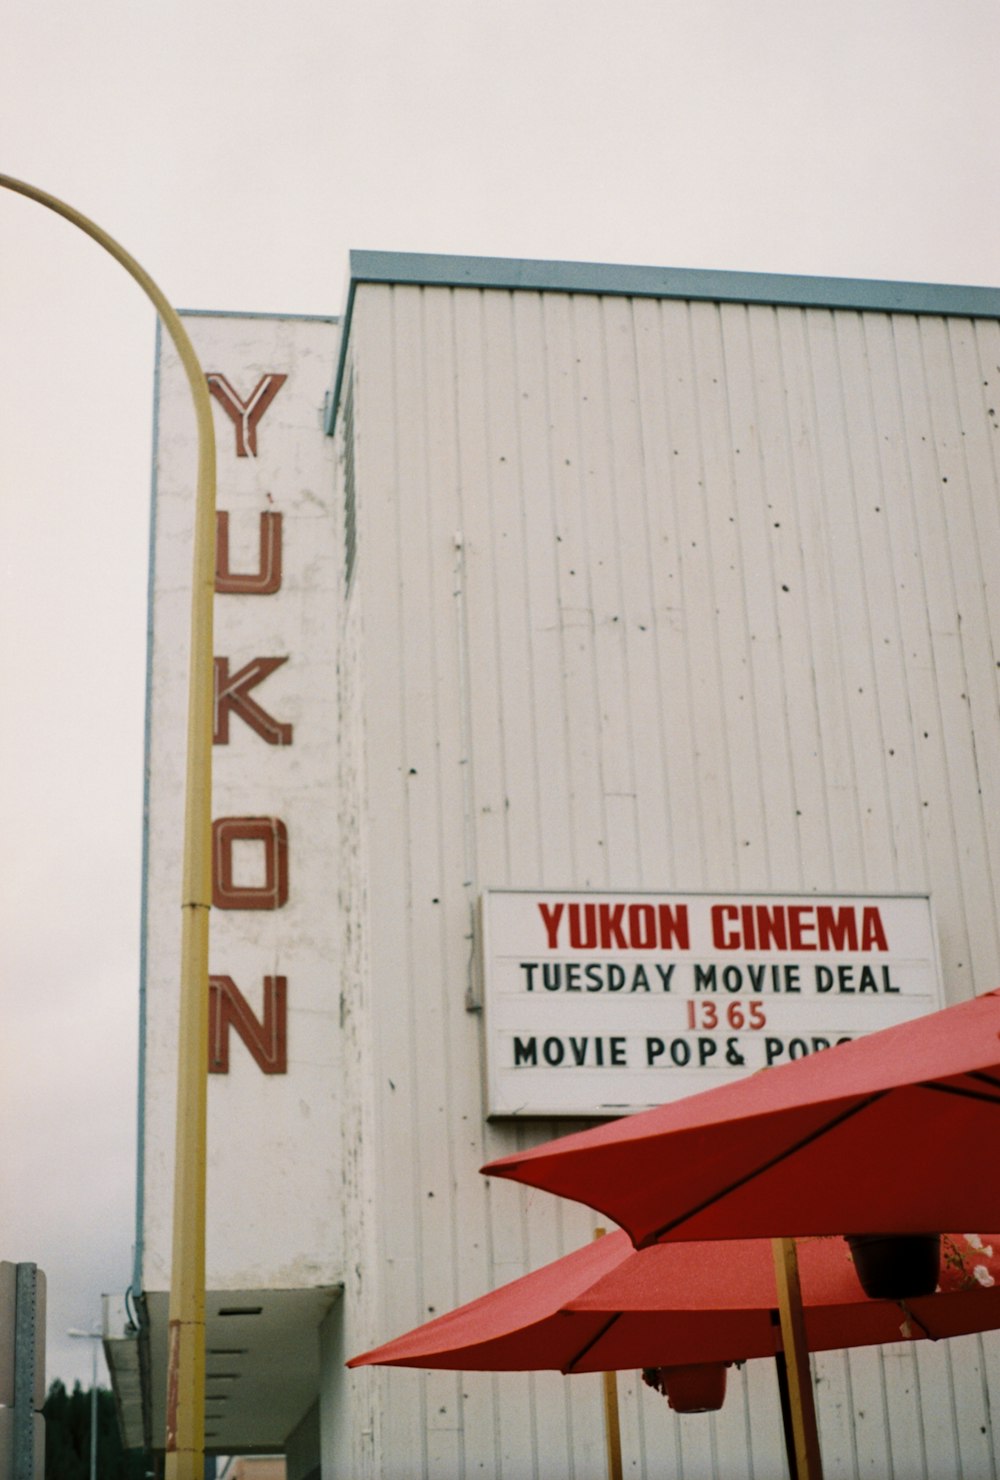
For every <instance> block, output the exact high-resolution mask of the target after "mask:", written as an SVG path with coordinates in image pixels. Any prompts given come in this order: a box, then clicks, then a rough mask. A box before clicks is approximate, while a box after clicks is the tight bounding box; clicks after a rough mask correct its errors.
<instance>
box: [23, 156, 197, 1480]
mask: <svg viewBox="0 0 1000 1480" xmlns="http://www.w3.org/2000/svg"><path fill="white" fill-rule="evenodd" d="M0 188H2V189H5V190H13V191H14V192H15V193H16V194H18V195H24V196H27V197H28V199H29V200H34V201H37V202H38V204H39V205H43V206H47V207H48V209H49V210H51V211H55V213H56V214H57V215H59V216H62V217H63V218H64V219H65V220H67V221H70V222H71V223H72V224H73V225H74V226H77V227H79V229H80V230H81V231H83V232H85V233H86V235H87V236H89V237H91V238H92V240H94V241H96V242H97V243H98V244H99V245H100V246H102V247H103V248H104V249H105V251H106V252H108V253H110V255H111V256H112V257H114V259H115V261H116V262H118V263H119V264H120V265H121V266H122V267H124V268H125V270H126V272H128V273H129V275H130V276H131V277H133V278H134V279H135V281H136V282H137V283H138V284H139V286H140V288H142V290H143V292H144V293H145V294H146V296H147V297H148V298H150V299H151V300H152V302H153V303H154V304H155V306H156V310H157V312H158V314H159V315H160V318H161V320H162V322H163V326H164V328H165V329H166V331H167V333H168V334H169V335H170V338H171V339H172V340H173V343H174V347H175V349H176V350H177V353H178V355H179V357H180V361H181V364H182V366H183V367H184V373H185V375H186V376H187V381H188V386H189V388H190V391H191V397H192V400H193V402H194V411H195V418H196V420H197V425H198V482H197V490H196V494H195V533H194V571H193V577H192V590H191V649H190V669H189V686H188V735H187V774H186V784H185V785H186V793H185V810H184V883H183V897H182V900H181V911H182V913H181V968H180V1032H179V1041H178V1050H177V1122H176V1125H177V1130H176V1143H175V1144H176V1150H175V1161H174V1233H173V1255H172V1265H171V1278H170V1309H169V1320H168V1326H169V1333H168V1342H169V1346H168V1371H167V1434H166V1452H167V1477H168V1480H204V1449H205V1165H206V1138H207V1135H206V1127H207V1104H208V912H209V910H210V908H211V904H212V816H211V793H212V705H213V699H214V684H215V674H214V664H213V661H212V658H213V653H212V604H213V598H214V595H215V430H214V427H213V425H212V403H211V400H210V398H209V394H208V386H207V384H206V381H205V374H204V371H203V370H202V368H201V366H200V365H199V363H198V357H197V355H196V354H195V352H194V347H193V346H192V344H191V341H190V339H189V338H188V335H187V331H186V330H185V328H184V325H183V324H182V323H181V321H180V318H179V317H178V315H177V313H176V312H175V311H174V309H173V308H172V307H171V305H170V303H169V302H168V301H167V299H166V298H165V297H164V295H163V293H162V292H161V291H160V289H159V288H158V287H157V285H156V283H154V281H153V279H152V278H151V277H150V276H149V274H148V272H146V270H145V269H144V268H143V267H141V266H140V265H139V263H138V262H137V261H136V260H135V258H134V257H132V256H131V255H130V254H129V253H128V252H126V251H125V249H124V247H122V246H120V245H119V244H118V242H116V241H115V240H114V238H113V237H111V236H109V235H108V233H107V232H106V231H104V230H103V229H102V228H101V227H100V226H98V225H96V224H95V222H93V221H91V220H89V219H88V217H86V216H84V215H83V214H82V213H81V212H80V211H77V210H74V208H73V207H72V206H68V205H67V204H66V203H65V201H61V200H59V199H58V198H57V197H56V196H54V195H49V194H48V193H47V192H46V191H44V190H39V189H38V188H37V187H36V186H34V185H27V184H25V182H24V181H23V180H15V179H13V178H12V177H11V176H9V175H0Z"/></svg>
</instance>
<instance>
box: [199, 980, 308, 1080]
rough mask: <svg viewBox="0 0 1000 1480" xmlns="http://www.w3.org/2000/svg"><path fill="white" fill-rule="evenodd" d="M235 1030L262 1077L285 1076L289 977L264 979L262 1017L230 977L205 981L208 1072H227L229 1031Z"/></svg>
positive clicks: (286, 1070) (286, 1071) (286, 1068)
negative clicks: (255, 1014) (206, 988)
mask: <svg viewBox="0 0 1000 1480" xmlns="http://www.w3.org/2000/svg"><path fill="white" fill-rule="evenodd" d="M230 1028H235V1029H236V1031H237V1033H238V1034H239V1035H240V1037H241V1038H242V1039H243V1042H244V1043H245V1044H246V1046H247V1048H248V1049H249V1050H250V1053H251V1055H252V1057H253V1059H254V1061H255V1063H256V1064H257V1067H258V1068H259V1069H260V1071H261V1073H262V1074H287V1073H288V978H287V977H284V976H265V978H264V1012H263V1016H262V1018H260V1019H258V1018H256V1017H255V1016H254V1014H253V1010H252V1009H251V1007H250V1004H249V1003H248V1002H247V999H246V998H245V997H244V995H243V993H242V992H241V991H240V989H239V987H238V986H237V985H236V983H235V982H234V981H233V979H232V977H231V976H210V977H209V979H208V1072H209V1073H210V1074H228V1073H229V1030H230Z"/></svg>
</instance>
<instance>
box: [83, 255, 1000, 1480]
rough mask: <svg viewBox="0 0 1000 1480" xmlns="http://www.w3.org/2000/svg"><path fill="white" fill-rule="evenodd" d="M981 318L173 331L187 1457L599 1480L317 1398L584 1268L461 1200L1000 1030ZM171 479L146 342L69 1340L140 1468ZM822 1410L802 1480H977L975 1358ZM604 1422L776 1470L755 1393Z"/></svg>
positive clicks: (885, 1361) (618, 319)
mask: <svg viewBox="0 0 1000 1480" xmlns="http://www.w3.org/2000/svg"><path fill="white" fill-rule="evenodd" d="M333 306H336V305H333ZM998 318H1000V292H997V291H994V290H987V289H975V288H946V287H927V286H918V285H910V284H891V283H876V282H861V281H832V280H820V279H809V278H797V279H796V278H783V277H768V276H764V275H742V274H716V273H708V272H693V271H673V270H665V269H655V268H627V267H613V266H596V265H584V264H577V263H554V262H553V263H550V262H524V261H500V260H493V259H466V258H449V257H433V256H430V257H428V256H417V255H399V254H380V253H367V252H366V253H356V254H353V255H352V257H351V273H350V283H349V289H348V293H347V299H346V305H344V306H343V315H342V318H341V319H340V320H339V321H337V320H334V319H315V318H313V319H308V318H295V317H282V316H273V317H272V316H266V315H247V316H232V315H224V314H218V315H216V314H211V313H206V314H192V315H190V316H189V317H188V319H187V325H188V328H189V331H190V333H191V335H192V338H193V340H194V342H195V346H196V348H197V350H198V353H199V356H200V358H201V361H202V364H203V366H204V368H205V370H206V373H207V374H208V377H209V383H210V387H211V390H212V395H213V405H214V411H215V416H216V432H217V437H218V446H219V514H218V534H219V552H218V576H217V599H216V623H217V632H216V643H215V650H216V659H215V663H216V681H217V703H216V728H215V748H214V758H215V782H214V793H213V818H214V821H213V843H214V868H215V875H214V906H215V908H214V910H213V915H212V947H211V951H212V956H211V972H212V983H211V1018H210V1025H211V1045H210V1053H211V1064H210V1069H211V1077H210V1085H209V1101H210V1106H209V1109H210V1148H209V1163H210V1164H209V1213H208V1301H207V1347H208V1359H207V1360H208V1387H207V1416H206V1446H207V1448H208V1449H209V1450H210V1451H215V1452H219V1453H225V1454H237V1453H254V1452H257V1453H262V1452H271V1451H280V1452H284V1453H285V1454H286V1455H287V1460H288V1474H289V1476H290V1477H291V1480H310V1477H315V1476H320V1475H321V1476H322V1477H323V1480H334V1477H349V1480H362V1477H371V1480H376V1477H383V1480H416V1477H422V1476H435V1477H437V1476H440V1477H451V1476H454V1477H465V1476H472V1475H482V1476H490V1477H498V1480H523V1477H536V1480H559V1477H567V1480H568V1477H575V1480H581V1477H591V1476H595V1477H596V1476H601V1475H603V1474H604V1473H605V1469H604V1466H605V1458H604V1433H603V1410H602V1399H601V1379H600V1378H599V1377H597V1376H575V1377H563V1376H561V1375H559V1374H555V1373H537V1374H536V1373H514V1374H507V1375H493V1374H481V1373H468V1374H455V1373H447V1372H419V1371H408V1370H404V1369H382V1368H363V1369H359V1370H353V1371H348V1370H347V1369H346V1368H345V1366H344V1362H345V1358H347V1357H348V1356H350V1355H352V1354H355V1353H358V1352H360V1351H363V1350H365V1349H367V1348H369V1347H371V1346H373V1345H375V1344H377V1343H378V1342H381V1341H384V1340H386V1339H388V1338H389V1337H390V1336H394V1335H396V1334H399V1333H400V1332H402V1331H404V1330H407V1329H409V1328H410V1327H412V1326H415V1325H417V1324H418V1323H420V1322H422V1321H424V1320H427V1319H429V1318H430V1317H431V1316H433V1315H435V1314H439V1313H442V1312H444V1311H447V1310H449V1309H451V1308H452V1307H454V1306H456V1305H458V1304H459V1303H462V1302H464V1301H467V1300H470V1299H472V1298H473V1297H475V1296H478V1295H481V1294H483V1293H485V1292H486V1291H488V1290H490V1289H491V1288H493V1287H495V1286H497V1285H499V1284H502V1283H504V1282H505V1281H508V1280H510V1279H512V1278H514V1277H515V1276H517V1275H520V1274H522V1273H525V1272H526V1271H528V1270H530V1269H534V1268H537V1267H538V1266H540V1265H542V1264H544V1263H545V1262H547V1261H549V1260H551V1259H554V1258H556V1257H557V1256H558V1255H560V1254H562V1253H565V1252H569V1251H570V1250H572V1249H574V1248H577V1247H579V1246H580V1245H581V1244H583V1243H585V1242H587V1241H588V1240H589V1239H590V1238H591V1237H592V1236H593V1230H594V1224H595V1218H594V1216H593V1215H592V1214H591V1213H590V1212H589V1211H588V1210H586V1209H584V1208H582V1207H580V1206H577V1205H575V1204H568V1203H561V1202H559V1201H558V1200H557V1199H555V1198H552V1197H549V1196H547V1195H545V1194H543V1193H531V1192H529V1191H528V1190H527V1189H524V1188H521V1187H519V1186H517V1185H515V1184H511V1183H506V1182H504V1183H501V1182H497V1181H489V1180H487V1179H486V1178H484V1177H483V1176H481V1175H480V1173H479V1168H480V1166H481V1165H482V1164H483V1163H484V1162H486V1161H487V1160H489V1159H491V1158H494V1157H497V1156H500V1155H503V1154H504V1153H507V1152H510V1151H513V1150H516V1149H517V1148H519V1147H522V1146H525V1145H528V1144H532V1143H535V1142H537V1141H540V1140H543V1139H546V1138H549V1137H552V1136H555V1135H559V1134H560V1133H565V1132H566V1131H569V1130H572V1129H577V1128H580V1127H581V1126H582V1125H584V1124H586V1123H588V1122H591V1121H593V1120H595V1119H599V1118H601V1117H608V1116H615V1115H620V1114H626V1113H629V1112H630V1111H633V1110H635V1109H638V1108H641V1107H645V1106H648V1105H652V1104H655V1103H658V1102H660V1101H663V1100H666V1099H670V1098H674V1097H677V1096H681V1095H686V1094H689V1093H691V1092H694V1091H696V1090H699V1089H702V1088H708V1087H710V1086H712V1085H715V1084H719V1083H723V1082H725V1081H726V1080H728V1079H731V1078H733V1077H735V1076H739V1075H743V1074H747V1073H751V1072H754V1071H756V1070H758V1069H760V1068H763V1067H765V1066H767V1065H769V1064H775V1063H784V1062H787V1061H788V1060H789V1059H794V1058H797V1057H801V1056H802V1055H805V1054H807V1053H813V1052H822V1051H824V1049H825V1047H826V1046H828V1045H830V1044H834V1043H836V1042H838V1041H840V1040H842V1039H845V1038H853V1037H854V1036H856V1035H858V1034H861V1033H865V1032H868V1031H871V1030H872V1029H875V1028H878V1027H881V1026H884V1025H888V1024H890V1023H894V1022H898V1021H900V1020H902V1019H904V1018H907V1017H910V1016H913V1015H916V1014H918V1013H923V1012H926V1011H929V1010H931V1009H933V1008H935V1007H936V1006H938V1005H941V1004H943V1003H946V1002H953V1001H958V1000H961V999H963V998H966V997H968V996H970V995H972V994H973V993H975V992H977V991H983V990H986V989H988V988H992V987H995V986H997V985H998V984H1000V920H998V913H997V883H998V880H1000V820H998V819H1000V762H998V756H1000V709H998V692H1000V691H998V683H1000V497H998V494H1000V488H998V482H1000V479H998V468H1000V431H998V421H1000V326H998ZM193 468H194V427H193V419H192V417H191V412H190V406H189V401H188V396H187V391H186V388H185V385H184V382H183V377H182V373H181V371H180V369H179V366H178V364H177V361H176V359H175V357H174V352H173V350H172V347H171V346H170V345H169V344H167V343H162V344H161V346H160V351H159V363H158V367H157V428H156V450H155V479H154V499H153V535H152V563H151V587H150V589H151V601H150V613H151V623H150V633H151V636H150V659H149V721H148V761H147V777H148V783H147V784H148V794H147V830H146V837H147V843H146V863H145V886H146V887H145V915H144V927H143V932H144V933H143V967H142V980H143V985H142V992H143V998H142V1001H143V1008H142V1059H141V1090H140V1106H139V1114H140V1145H141V1151H140V1178H139V1192H138V1219H137V1251H136V1264H135V1271H134V1275H133V1279H132V1288H131V1291H130V1292H129V1294H128V1296H127V1297H125V1298H124V1299H121V1300H109V1301H108V1305H107V1338H108V1340H107V1347H108V1351H109V1355H110V1360H111V1366H112V1371H113V1374H114V1379H115V1385H116V1391H117V1395H118V1400H119V1407H120V1412H121V1414H122V1418H123V1423H124V1425H125V1428H126V1432H127V1434H128V1437H129V1439H130V1440H131V1441H132V1442H133V1443H141V1442H142V1439H143V1436H145V1438H146V1440H147V1442H152V1443H153V1444H154V1445H156V1444H158V1443H162V1434H163V1425H164V1391H165V1350H166V1312H167V1297H168V1284H169V1273H170V1234H171V1199H172V1176H173V1145H174V1142H173V1134H174V1132H173V1127H174V1095H175V1088H174V1079H175V1065H176V1026H177V1024H176V995H177V994H176V981H177V971H178V964H177V962H178V938H179V910H178V903H179V900H180V882H179V855H180V847H179V839H180V836H181V804H182V788H183V752H184V746H183V734H184V721H185V705H186V688H185V684H186V667H187V613H188V597H189V584H190V576H189V569H190V537H191V515H192V484H193ZM992 1161H993V1156H992V1150H991V1148H989V1147H984V1148H983V1174H984V1176H991V1175H993V1170H992ZM814 1371H815V1376H816V1393H817V1404H818V1410H819V1422H820V1433H821V1442H822V1448H823V1454H824V1463H825V1467H826V1474H827V1475H828V1476H837V1477H840V1476H843V1477H850V1480H854V1477H860V1476H867V1475H879V1476H889V1475H891V1476H893V1477H894V1480H909V1477H923V1480H940V1477H942V1476H958V1475H961V1476H962V1477H964V1480H979V1477H982V1480H986V1477H988V1476H989V1477H995V1476H996V1473H997V1463H998V1461H997V1458H996V1453H997V1447H998V1446H997V1438H1000V1435H995V1433H994V1425H995V1424H996V1422H997V1420H996V1418H995V1416H994V1415H995V1413H996V1411H997V1408H996V1395H997V1392H998V1391H1000V1387H998V1384H1000V1346H998V1342H997V1339H996V1338H995V1337H987V1338H980V1337H967V1338H963V1339H962V1340H960V1341H954V1342H951V1343H945V1342H941V1343H933V1342H929V1341H922V1342H909V1341H904V1340H902V1339H901V1340H900V1342H899V1343H898V1344H897V1345H894V1346H890V1347H882V1348H877V1349H863V1350H856V1351H852V1352H849V1353H833V1354H826V1355H823V1356H818V1357H816V1358H814ZM618 1386H619V1394H620V1405H621V1421H622V1430H623V1446H624V1455H625V1473H626V1474H629V1475H635V1476H644V1477H649V1480H653V1477H658V1476H663V1475H667V1474H669V1475H676V1476H679V1477H682V1480H715V1477H718V1476H722V1475H725V1476H727V1477H731V1480H763V1477H768V1480H770V1477H773V1476H776V1475H780V1474H782V1473H785V1469H784V1464H785V1461H784V1459H783V1445H782V1437H781V1424H780V1418H779V1411H778V1399H777V1391H776V1386H775V1381H774V1371H773V1366H772V1365H771V1364H769V1363H765V1362H757V1363H754V1362H750V1363H748V1364H747V1365H746V1366H745V1367H743V1368H742V1369H740V1370H739V1371H738V1372H735V1373H733V1374H732V1375H731V1378H730V1384H729V1394H728V1396H727V1400H726V1403H725V1405H724V1407H723V1409H722V1410H721V1411H720V1412H719V1413H718V1414H717V1415H715V1416H707V1415H706V1416H697V1417H685V1418H679V1417H677V1416H676V1415H675V1414H673V1413H672V1412H671V1411H670V1410H669V1408H668V1407H667V1404H666V1402H665V1401H664V1399H663V1398H661V1397H660V1396H659V1395H657V1394H655V1393H653V1392H651V1391H650V1390H649V1389H648V1388H645V1387H644V1386H643V1384H642V1382H641V1381H640V1379H639V1374H638V1373H637V1372H626V1373H622V1374H621V1375H620V1378H619V1384H618ZM991 1405H992V1406H991Z"/></svg>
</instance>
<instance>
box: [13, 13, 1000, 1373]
mask: <svg viewBox="0 0 1000 1480" xmlns="http://www.w3.org/2000/svg"><path fill="white" fill-rule="evenodd" d="M4 31H5V37H4V46H3V49H2V53H0V172H3V173H6V174H10V175H14V176H16V177H19V178H21V179H24V180H27V181H30V182H31V183H32V184H34V185H37V186H40V187H41V188H43V189H45V190H47V191H49V192H51V193H53V194H55V195H57V196H60V197H62V198H63V199H65V200H66V201H68V202H69V203H70V204H72V205H74V206H75V207H77V208H78V209H79V210H81V211H83V212H85V213H86V214H87V215H89V216H90V217H92V218H93V219H94V220H96V221H97V222H98V223H99V224H100V225H101V226H103V227H104V228H105V229H106V230H107V231H109V232H110V233H111V234H112V235H113V236H115V237H116V238H117V239H118V240H119V241H120V242H121V243H122V244H123V245H124V246H125V247H126V248H127V249H128V250H129V251H130V252H131V253H133V254H134V255H135V256H136V257H137V258H138V259H139V261H140V262H141V263H142V264H143V265H144V266H145V267H146V268H147V270H148V271H149V272H150V273H152V275H153V277H154V278H155V279H156V280H157V282H158V283H159V285H160V287H161V288H162V289H163V290H164V292H165V293H166V294H167V296H168V297H169V298H170V299H171V300H172V301H173V302H174V303H175V304H176V305H177V306H179V307H185V308H201V309H227V310H235V311H239V310H246V311H263V312H281V311H287V312H301V313H318V314H331V313H333V314H338V313H340V312H341V310H342V307H343V297H344V288H345V283H346V276H347V266H348V252H349V250H350V249H351V248H352V247H355V248H369V249H383V250H398V251H421V252H452V253H465V254H483V255H487V256H512V257H543V258H557V259H558V258H570V259H575V260H589V261H604V262H626V263H648V264H653V265H657V266H671V267H698V268H725V269H733V270H744V271H758V272H780V273H806V274H818V275H823V276H835V277H871V278H890V279H897V280H908V281H925V282H951V283H974V284H981V285H987V286H996V285H1000V191H998V188H997V186H998V174H1000V172H998V166H997V157H996V137H997V127H996V124H997V106H996V104H997V91H998V89H997V81H996V79H997V76H998V68H1000V8H998V7H997V6H996V4H995V0H949V3H948V4H947V5H944V4H941V3H940V0H934V3H931V0H840V3H839V4H838V5H836V6H830V5H822V6H821V5H819V4H817V3H816V0H672V3H668V0H661V3H655V0H617V4H615V5H614V6H611V5H607V4H598V3H596V0H573V3H569V0H424V3H422V4H420V5H416V4H410V3H407V0H349V3H348V0H285V4H284V5H283V6H281V7H278V6H275V5H273V4H262V3H261V0H239V3H236V0H87V3H83V0H7V5H6V9H5V26H4ZM0 264H2V270H0V561H2V566H3V580H2V584H0V695H2V708H0V762H2V764H0V818H2V832H0V838H2V846H3V855H4V863H3V878H4V887H3V890H2V892H0V939H2V956H0V982H2V992H3V998H2V1000H3V1017H4V1029H5V1031H4V1034H3V1049H2V1057H0V1065H2V1079H0V1085H2V1089H0V1107H2V1111H3V1116H4V1125H5V1131H4V1136H3V1143H4V1148H5V1154H4V1157H3V1171H2V1174H0V1189H2V1201H0V1208H2V1212H3V1216H2V1221H0V1230H2V1240H0V1258H6V1259H14V1260H33V1261H35V1262H36V1263H37V1264H39V1265H40V1266H41V1267H42V1268H43V1269H44V1270H45V1271H46V1273H47V1276H48V1282H49V1362H48V1376H49V1379H51V1378H53V1377H56V1376H59V1377H62V1378H63V1379H64V1380H65V1381H67V1382H69V1383H71V1382H72V1381H73V1380H74V1379H75V1378H77V1377H79V1378H80V1379H81V1380H82V1381H84V1383H88V1382H89V1377H90V1354H89V1351H88V1349H87V1344H86V1343H84V1342H79V1341H71V1340H68V1339H67V1338H66V1337H65V1332H66V1330H67V1328H69V1327H71V1326H72V1327H81V1328H87V1327H90V1326H92V1325H94V1324H95V1323H96V1322H97V1321H98V1320H99V1313H100V1311H99V1300H100V1295H101V1292H102V1291H105V1290H114V1291H121V1290H123V1289H124V1288H125V1286H126V1285H127V1284H128V1281H129V1278H130V1274H131V1247H132V1241H133V1218H134V1155H135V1118H136V1085H135V1080H136V1045H137V982H138V953H139V919H138V909H139V857H140V839H141V797H142V726H143V683H144V658H145V629H146V610H145V587H146V564H147V527H148V503H149V483H150V455H151V428H152V394H153V385H152V375H153V342H154V318H153V311H152V309H151V308H150V307H149V305H148V303H147V301H146V300H145V299H144V297H143V296H142V294H141V293H140V291H139V290H138V288H136V287H135V285H134V284H133V283H132V282H131V280H130V279H129V278H128V277H127V275H126V274H125V273H124V272H123V271H122V269H121V268H120V267H118V266H117V265H115V264H114V263H113V262H112V261H111V259H110V258H108V257H106V256H105V255H104V254H103V253H102V252H101V251H100V249H98V248H97V247H96V246H94V245H93V244H92V243H91V242H90V241H88V240H87V239H86V238H85V237H84V236H82V235H81V234H80V233H78V232H76V231H75V230H74V229H73V228H72V227H70V226H68V225H67V224H66V223H65V222H63V221H61V220H59V219H58V218H57V217H55V216H53V215H51V214H50V213H48V212H47V211H45V210H44V209H42V208H41V207H39V206H37V205H35V204H33V203H31V202H28V201H25V200H22V199H20V198H18V197H15V196H12V195H9V194H7V193H4V192H0ZM331 368H332V367H331ZM178 913H179V912H178Z"/></svg>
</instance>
